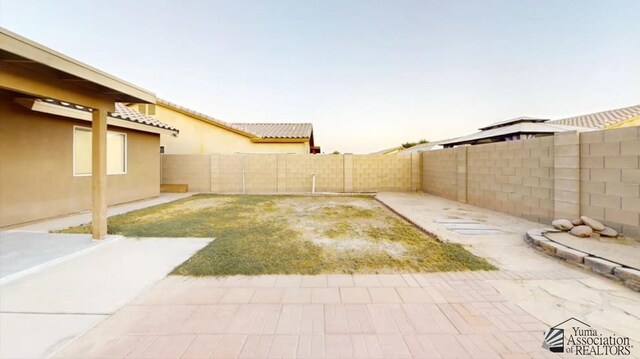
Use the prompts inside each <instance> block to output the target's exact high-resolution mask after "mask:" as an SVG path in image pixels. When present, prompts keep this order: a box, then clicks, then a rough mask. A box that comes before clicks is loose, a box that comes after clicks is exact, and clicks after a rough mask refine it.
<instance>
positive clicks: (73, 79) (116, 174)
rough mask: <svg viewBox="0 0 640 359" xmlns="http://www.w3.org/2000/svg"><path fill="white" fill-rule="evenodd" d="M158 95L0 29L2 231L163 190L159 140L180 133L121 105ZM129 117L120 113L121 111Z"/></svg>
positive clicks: (100, 233) (96, 231) (102, 214)
mask: <svg viewBox="0 0 640 359" xmlns="http://www.w3.org/2000/svg"><path fill="white" fill-rule="evenodd" d="M155 100H156V98H155V95H154V94H153V93H150V92H148V91H146V90H143V89H140V88H138V87H135V86H133V85H131V84H129V83H126V82H124V81H122V80H120V79H117V78H115V77H113V76H111V75H109V74H106V73H104V72H102V71H100V70H97V69H94V68H92V67H90V66H88V65H86V64H83V63H80V62H78V61H76V60H74V59H72V58H69V57H67V56H65V55H62V54H60V53H58V52H55V51H53V50H51V49H49V48H46V47H44V46H42V45H39V44H36V43H34V42H32V41H30V40H28V39H25V38H23V37H21V36H19V35H16V34H14V33H12V32H10V31H7V30H4V29H0V169H1V170H0V227H5V226H10V225H15V224H19V223H24V222H28V221H34V220H39V219H43V218H48V217H52V216H59V215H65V214H69V213H73V212H78V211H83V210H87V209H92V215H93V238H95V239H99V238H103V237H104V236H105V235H106V208H107V204H116V203H123V202H129V201H134V200H139V199H143V198H148V197H154V196H157V195H158V194H159V191H160V155H159V152H160V134H175V133H177V132H178V131H177V129H176V128H175V127H173V126H169V125H166V124H163V123H161V122H159V121H157V120H154V119H152V118H149V117H148V116H142V115H140V114H138V115H136V116H132V114H131V113H129V110H128V109H127V108H126V107H124V106H121V105H118V104H116V103H117V102H127V103H134V102H138V103H153V102H155ZM121 111H122V112H121Z"/></svg>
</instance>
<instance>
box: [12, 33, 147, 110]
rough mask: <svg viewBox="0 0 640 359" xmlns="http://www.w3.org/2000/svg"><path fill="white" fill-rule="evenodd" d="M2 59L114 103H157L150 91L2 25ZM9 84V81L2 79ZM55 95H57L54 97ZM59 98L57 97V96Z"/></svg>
mask: <svg viewBox="0 0 640 359" xmlns="http://www.w3.org/2000/svg"><path fill="white" fill-rule="evenodd" d="M0 62H1V63H2V65H3V69H4V67H8V66H12V65H13V66H18V67H21V68H23V69H26V70H31V71H35V72H38V73H41V74H44V75H48V76H51V77H54V78H56V79H57V80H59V81H61V82H63V83H70V84H75V85H78V86H81V87H83V88H86V89H87V90H89V91H91V92H93V93H97V94H100V95H104V96H105V97H108V98H113V101H114V102H140V103H155V102H156V96H155V94H153V93H152V92H150V91H147V90H145V89H142V88H140V87H137V86H135V85H132V84H130V83H128V82H126V81H124V80H121V79H118V78H117V77H114V76H112V75H110V74H107V73H105V72H103V71H100V70H98V69H96V68H94V67H91V66H89V65H87V64H84V63H82V62H80V61H77V60H75V59H72V58H70V57H68V56H66V55H63V54H61V53H59V52H57V51H54V50H52V49H49V48H47V47H45V46H43V45H40V44H38V43H36V42H33V41H31V40H29V39H27V38H24V37H22V36H20V35H18V34H15V33H13V32H11V31H9V30H6V29H4V28H0ZM0 84H1V86H2V87H5V85H6V83H5V81H2V82H0ZM51 97H54V96H51ZM54 98H55V97H54Z"/></svg>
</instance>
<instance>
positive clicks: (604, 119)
mask: <svg viewBox="0 0 640 359" xmlns="http://www.w3.org/2000/svg"><path fill="white" fill-rule="evenodd" d="M636 116H640V105H635V106H629V107H623V108H618V109H615V110H609V111H602V112H596V113H591V114H587V115H580V116H574V117H569V118H563V119H560V120H555V121H551V122H549V123H553V124H558V125H569V126H581V127H591V128H606V127H609V126H612V125H615V124H617V123H620V122H622V121H625V120H628V119H630V118H632V117H636Z"/></svg>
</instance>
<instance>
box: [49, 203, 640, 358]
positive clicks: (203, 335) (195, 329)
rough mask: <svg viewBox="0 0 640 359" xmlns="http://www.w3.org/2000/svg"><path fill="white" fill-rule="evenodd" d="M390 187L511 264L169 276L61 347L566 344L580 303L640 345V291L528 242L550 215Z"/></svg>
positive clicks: (254, 349) (479, 348)
mask: <svg viewBox="0 0 640 359" xmlns="http://www.w3.org/2000/svg"><path fill="white" fill-rule="evenodd" d="M378 197H379V199H380V200H382V201H383V202H384V203H386V204H387V205H389V206H391V207H392V208H394V209H395V210H396V211H398V212H400V213H402V214H403V215H405V216H407V217H409V218H411V219H412V220H414V221H415V222H416V223H418V224H420V225H421V226H423V227H425V228H426V229H428V230H429V231H431V232H433V233H436V234H437V235H439V236H440V237H441V238H442V239H445V240H449V241H452V242H459V243H464V244H465V245H467V246H469V248H470V249H471V250H472V251H473V252H474V253H476V254H478V255H481V256H484V257H487V258H488V259H489V260H491V261H492V262H493V263H495V265H496V266H498V267H499V268H500V270H499V271H490V272H462V273H433V274H397V275H318V276H258V277H246V276H232V277H226V278H214V277H211V278H190V277H178V276H171V277H167V278H166V279H164V280H162V281H161V282H159V283H158V284H156V285H155V286H154V287H153V288H151V289H150V290H148V291H147V292H145V293H144V294H143V295H141V296H139V297H138V298H136V299H135V300H134V301H133V302H131V303H129V304H128V305H127V306H125V307H124V308H123V309H121V310H120V311H118V312H117V313H116V314H115V315H113V316H111V317H110V318H109V319H108V320H106V321H104V322H103V323H101V324H99V325H98V326H96V327H95V328H94V329H93V330H91V331H90V332H88V333H87V334H86V335H84V336H82V337H81V338H79V339H78V340H76V341H74V342H73V343H71V344H70V345H69V346H67V347H66V348H64V349H63V350H62V351H61V352H59V353H58V354H57V355H56V357H59V358H75V357H79V356H81V357H83V358H104V357H109V358H124V357H127V358H129V357H132V358H134V357H135V358H138V357H145V358H156V357H162V358H323V357H324V358H561V357H569V356H563V355H560V354H557V353H551V352H549V351H547V350H545V349H543V348H541V344H542V339H543V332H544V331H545V330H547V329H548V328H549V327H550V326H552V325H555V324H557V323H559V322H562V321H564V320H566V319H568V318H570V317H576V318H578V319H580V320H583V321H585V322H587V323H589V324H591V325H592V326H593V327H596V328H598V329H599V330H602V331H604V332H605V333H611V332H614V333H616V334H618V335H620V336H629V337H631V338H632V339H633V340H634V341H635V342H634V345H635V349H634V350H633V351H632V353H633V354H634V355H632V356H627V357H634V356H637V355H638V354H639V353H638V349H639V348H640V346H639V345H638V341H639V340H640V320H639V318H640V305H639V303H640V295H639V294H638V293H635V292H632V291H631V290H629V289H628V288H626V287H624V286H621V285H618V284H617V283H614V282H611V281H609V280H607V279H605V278H601V277H598V276H594V275H592V274H590V273H588V272H584V271H581V270H577V269H575V268H572V267H569V266H565V265H564V264H562V263H561V262H559V261H556V260H554V259H551V258H548V257H545V256H542V255H540V254H538V253H537V252H536V251H534V250H532V249H531V248H528V247H527V246H526V245H525V244H524V241H523V234H524V230H525V229H527V228H530V226H532V225H535V226H538V227H539V226H540V225H539V224H533V223H530V222H527V221H523V220H520V219H517V218H513V217H509V216H505V215H502V214H499V213H495V212H491V211H485V210H482V209H479V208H476V207H473V206H467V205H462V204H459V203H456V202H452V201H448V200H444V199H441V198H437V197H431V196H424V195H410V194H397V193H393V194H380V195H379V196H378ZM452 221H453V222H452ZM454 222H455V223H454ZM469 224H471V226H469ZM572 356H573V355H572Z"/></svg>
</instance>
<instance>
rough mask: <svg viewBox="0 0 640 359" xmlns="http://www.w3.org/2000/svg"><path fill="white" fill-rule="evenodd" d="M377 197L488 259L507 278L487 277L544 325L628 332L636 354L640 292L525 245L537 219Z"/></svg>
mask: <svg viewBox="0 0 640 359" xmlns="http://www.w3.org/2000/svg"><path fill="white" fill-rule="evenodd" d="M377 198H378V199H379V200H381V201H382V202H383V203H385V204H386V205H388V206H389V207H391V208H392V209H394V210H395V211H397V212H398V213H400V214H402V215H403V216H405V217H406V218H408V219H410V220H411V221H412V222H414V223H416V224H417V225H419V226H421V227H423V228H425V229H427V230H428V231H430V232H431V233H434V234H436V235H437V236H439V237H440V238H441V239H444V240H447V241H451V242H456V243H462V244H464V245H466V246H467V247H468V248H469V249H470V250H471V251H472V252H473V253H475V254H477V255H479V256H482V257H485V258H487V259H489V260H490V261H492V262H493V263H494V264H495V265H496V266H497V267H498V268H500V270H501V272H502V273H503V274H504V275H505V276H506V277H507V278H501V279H493V280H489V281H487V283H488V284H490V285H491V286H492V287H493V288H495V289H497V290H498V291H499V292H500V293H501V294H502V295H503V296H504V297H505V298H506V299H508V300H510V301H511V302H513V303H514V304H516V305H517V306H518V307H519V308H522V309H523V310H525V311H526V312H527V313H529V314H530V315H532V316H533V317H535V318H537V319H539V320H540V321H542V322H543V323H545V324H547V325H554V324H555V323H558V322H561V321H563V320H565V319H568V318H570V317H575V318H578V319H580V320H582V321H585V322H587V323H589V324H590V325H592V326H594V327H597V328H599V329H602V330H604V331H607V332H609V333H615V334H617V335H621V336H628V337H630V338H631V339H632V340H633V341H635V348H636V349H635V351H634V354H635V355H636V356H639V357H640V344H638V343H640V293H638V292H634V291H632V290H631V289H629V288H627V287H625V286H623V285H622V284H619V283H616V282H614V281H612V280H609V279H606V278H603V277H600V276H598V275H595V274H593V273H589V272H587V271H584V270H582V269H578V268H576V267H573V266H571V265H568V264H565V263H562V262H561V261H559V260H555V259H553V258H550V257H548V256H545V255H543V254H541V253H538V252H537V251H535V250H533V249H532V248H530V247H529V246H528V245H527V244H526V243H525V242H524V240H523V238H524V233H525V231H526V230H527V229H531V228H540V227H541V225H540V223H536V222H530V221H527V220H524V219H520V218H517V217H512V216H508V215H505V214H503V213H498V212H494V211H490V210H486V209H483V208H479V207H476V206H471V205H467V204H463V203H459V202H455V201H450V200H447V199H444V198H441V197H436V196H430V195H425V194H403V193H381V194H379V195H378V196H377ZM452 220H455V221H463V222H465V221H466V222H478V223H482V224H486V225H491V226H493V227H496V228H498V229H499V230H500V231H502V233H501V234H491V235H478V234H476V235H465V234H461V233H458V232H456V231H455V230H452V229H451V228H450V227H449V226H448V223H449V221H452ZM638 256H640V253H638Z"/></svg>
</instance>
